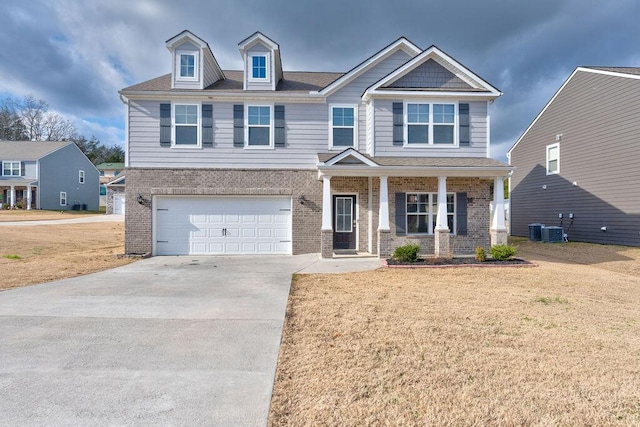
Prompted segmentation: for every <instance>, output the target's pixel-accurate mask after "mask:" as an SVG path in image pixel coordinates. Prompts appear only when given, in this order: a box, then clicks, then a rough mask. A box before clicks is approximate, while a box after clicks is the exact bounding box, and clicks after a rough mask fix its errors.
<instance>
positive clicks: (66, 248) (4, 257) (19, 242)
mask: <svg viewBox="0 0 640 427" xmlns="http://www.w3.org/2000/svg"><path fill="white" fill-rule="evenodd" d="M0 233H1V236H2V237H1V238H0V271H2V279H1V280H0V290H2V289H10V288H16V287H20V286H26V285H33V284H36V283H43V282H48V281H51V280H57V279H64V278H67V277H75V276H79V275H82V274H88V273H95V272H97V271H102V270H106V269H109V268H113V267H118V266H121V265H124V264H128V263H130V262H131V259H119V258H117V257H116V254H121V253H124V224H123V223H119V222H103V223H89V224H65V225H37V226H27V227H10V226H6V227H0Z"/></svg>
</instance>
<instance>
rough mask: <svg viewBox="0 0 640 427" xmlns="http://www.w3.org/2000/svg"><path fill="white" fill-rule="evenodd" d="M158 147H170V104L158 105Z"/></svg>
mask: <svg viewBox="0 0 640 427" xmlns="http://www.w3.org/2000/svg"><path fill="white" fill-rule="evenodd" d="M160 145H161V146H163V147H169V146H171V104H160Z"/></svg>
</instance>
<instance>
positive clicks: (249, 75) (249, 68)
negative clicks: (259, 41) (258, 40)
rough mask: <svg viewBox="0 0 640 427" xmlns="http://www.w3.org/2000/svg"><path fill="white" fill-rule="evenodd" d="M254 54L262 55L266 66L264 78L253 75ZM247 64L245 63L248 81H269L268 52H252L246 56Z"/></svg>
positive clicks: (269, 57) (269, 62)
mask: <svg viewBox="0 0 640 427" xmlns="http://www.w3.org/2000/svg"><path fill="white" fill-rule="evenodd" d="M256 56H261V57H264V58H265V60H264V64H265V67H266V72H265V76H264V78H260V77H253V58H254V57H256ZM247 58H248V62H249V63H248V64H247V80H248V81H250V82H269V81H271V55H270V54H269V53H268V52H264V53H254V54H251V55H248V56H247Z"/></svg>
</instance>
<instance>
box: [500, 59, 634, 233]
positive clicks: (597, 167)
mask: <svg viewBox="0 0 640 427" xmlns="http://www.w3.org/2000/svg"><path fill="white" fill-rule="evenodd" d="M639 118H640V80H638V79H630V78H623V77H616V76H610V75H604V74H596V73H591V72H584V71H578V72H577V73H576V74H575V75H574V77H573V78H572V79H571V81H569V82H568V83H567V84H566V86H565V87H564V89H562V91H561V92H560V93H558V95H557V96H556V98H555V99H554V100H553V102H551V103H550V104H549V105H548V107H547V109H546V110H545V111H544V113H543V114H542V115H541V116H540V117H539V118H538V120H537V121H536V122H535V124H533V126H532V127H531V128H530V129H529V130H528V132H527V133H526V135H524V136H523V138H522V139H521V140H520V142H519V143H518V145H517V146H516V147H515V148H513V149H512V151H511V164H512V165H513V166H515V172H514V174H513V176H512V177H511V195H510V199H511V233H512V234H513V235H517V236H526V235H528V225H529V224H531V223H538V222H539V223H544V224H546V225H560V220H559V219H558V214H559V213H562V214H563V215H564V219H563V222H562V225H563V226H564V228H565V232H566V233H567V234H568V238H569V240H575V241H586V242H595V243H607V244H622V245H631V246H640V168H639V167H638V160H639V159H640V143H639V142H640V120H639ZM559 134H561V135H562V136H561V137H560V140H559V141H556V135H559ZM556 142H558V144H559V147H560V173H559V174H554V175H547V174H546V147H547V145H550V144H555V143H556ZM574 182H575V185H574ZM543 186H546V189H543ZM569 213H573V214H574V216H575V219H574V221H573V223H572V224H571V225H570V226H569V224H570V220H569V219H568V216H569ZM601 227H607V231H602V230H601Z"/></svg>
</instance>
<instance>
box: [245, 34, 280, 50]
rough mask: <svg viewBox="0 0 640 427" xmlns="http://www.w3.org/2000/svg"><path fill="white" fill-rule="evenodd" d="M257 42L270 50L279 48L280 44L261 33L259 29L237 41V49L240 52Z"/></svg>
mask: <svg viewBox="0 0 640 427" xmlns="http://www.w3.org/2000/svg"><path fill="white" fill-rule="evenodd" d="M258 43H260V44H263V45H264V46H266V47H268V48H269V49H271V50H280V45H279V44H278V43H276V42H274V41H273V40H271V39H270V38H269V37H267V36H265V35H264V34H262V33H261V32H260V31H256V32H255V33H253V34H251V35H250V36H249V37H247V38H246V39H244V40H242V41H241V42H240V43H238V49H240V52H244V51H245V50H247V49H249V48H251V47H252V46H255V45H256V44H258Z"/></svg>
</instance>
